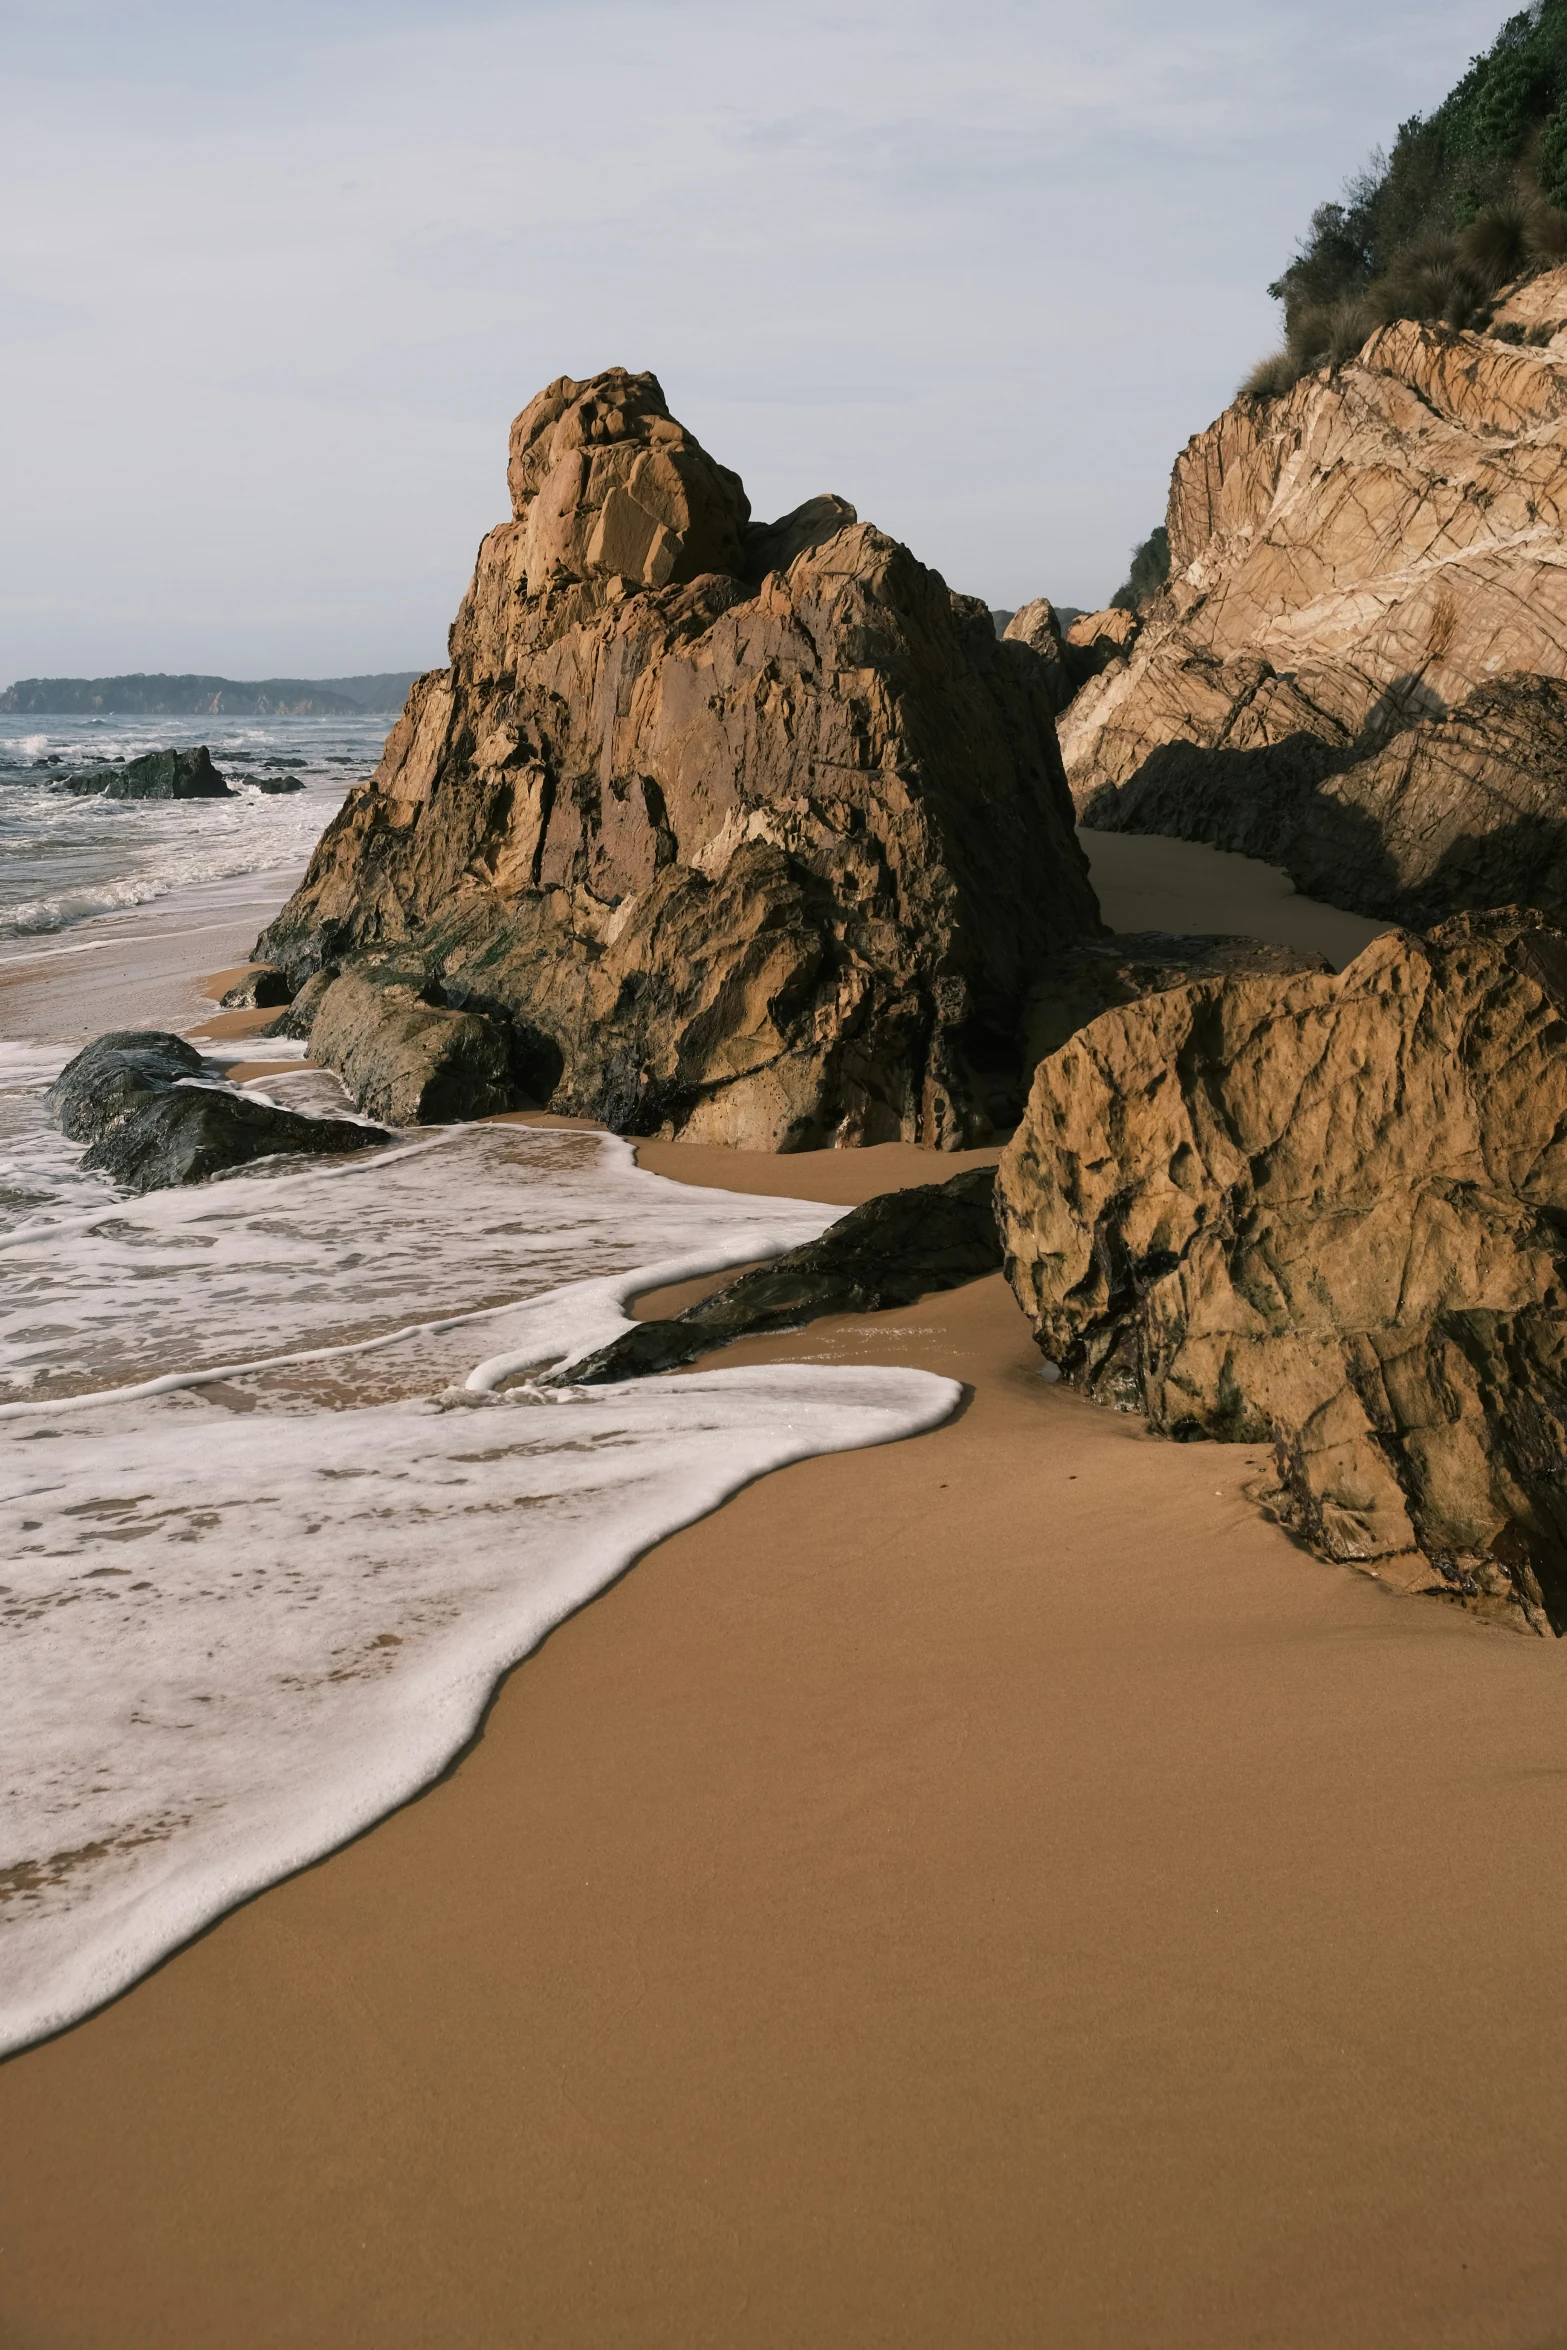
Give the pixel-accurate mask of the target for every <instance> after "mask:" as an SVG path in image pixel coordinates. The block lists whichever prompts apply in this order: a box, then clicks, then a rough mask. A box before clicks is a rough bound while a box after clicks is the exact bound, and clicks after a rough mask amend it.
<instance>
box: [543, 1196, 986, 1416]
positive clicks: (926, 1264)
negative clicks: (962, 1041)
mask: <svg viewBox="0 0 1567 2350" xmlns="http://www.w3.org/2000/svg"><path fill="white" fill-rule="evenodd" d="M995 1184H996V1171H995V1169H994V1168H993V1167H971V1168H968V1169H967V1170H965V1172H964V1173H963V1174H961V1175H954V1176H953V1178H952V1180H951V1181H950V1182H949V1183H923V1184H919V1185H917V1186H916V1187H914V1188H913V1189H911V1190H908V1191H888V1192H883V1193H882V1194H881V1195H880V1196H879V1197H878V1198H876V1199H871V1200H867V1201H866V1202H865V1203H864V1205H863V1206H862V1207H858V1208H855V1209H854V1210H853V1212H852V1213H851V1214H849V1215H847V1216H845V1217H844V1218H843V1219H842V1221H841V1222H840V1223H837V1224H834V1225H833V1226H832V1228H831V1230H830V1231H827V1232H824V1233H823V1235H822V1237H821V1239H820V1240H811V1241H807V1242H806V1243H805V1245H804V1247H803V1248H792V1249H790V1250H789V1252H788V1253H787V1255H785V1256H781V1257H778V1258H776V1259H775V1260H774V1262H773V1263H772V1264H770V1265H758V1266H757V1267H756V1269H755V1270H754V1271H753V1272H750V1273H742V1274H741V1275H740V1278H739V1279H738V1280H737V1281H731V1282H729V1283H728V1284H727V1285H726V1286H725V1287H724V1288H723V1289H720V1290H717V1291H715V1293H714V1294H713V1296H711V1297H705V1298H703V1299H702V1300H701V1302H700V1303H699V1304H697V1305H694V1306H688V1307H687V1308H686V1310H685V1312H684V1313H683V1314H677V1315H676V1316H675V1317H674V1319H673V1320H672V1321H668V1322H639V1323H638V1324H637V1325H636V1327H635V1328H634V1329H632V1330H628V1331H626V1332H625V1333H624V1334H623V1335H622V1336H621V1337H619V1338H617V1339H615V1340H614V1341H613V1342H612V1343H611V1344H610V1345H609V1346H606V1347H601V1348H600V1349H599V1351H598V1353H597V1354H592V1355H588V1356H587V1357H586V1358H585V1359H584V1360H583V1361H582V1362H580V1363H575V1364H573V1365H571V1367H570V1368H569V1369H567V1370H565V1371H560V1372H557V1373H556V1374H555V1375H554V1378H553V1380H552V1381H551V1382H550V1383H551V1384H553V1385H558V1386H571V1387H601V1386H604V1385H606V1384H607V1383H608V1382H610V1381H611V1380H616V1379H637V1378H642V1377H644V1376H646V1374H647V1373H649V1372H652V1371H674V1370H678V1369H679V1368H680V1367H681V1365H682V1364H685V1363H690V1362H694V1361H695V1359H696V1357H697V1356H698V1355H702V1354H707V1353H708V1352H710V1351H711V1349H712V1348H714V1347H716V1346H730V1345H732V1344H733V1343H734V1341H735V1340H736V1339H737V1338H758V1337H761V1336H763V1335H765V1334H766V1333H767V1332H769V1331H774V1330H795V1329H798V1328H799V1326H800V1324H801V1323H802V1322H814V1321H816V1320H818V1319H819V1318H820V1316H821V1315H823V1314H875V1313H882V1312H885V1311H886V1309H887V1308H888V1307H890V1306H907V1305H912V1304H913V1303H914V1301H915V1299H916V1298H920V1297H929V1296H930V1295H932V1294H933V1293H934V1292H936V1291H938V1290H943V1289H958V1288H961V1286H962V1285H963V1283H964V1282H966V1281H978V1280H980V1279H981V1278H982V1277H983V1276H984V1275H985V1274H986V1273H996V1272H999V1271H1000V1269H1001V1262H1002V1252H1001V1237H1000V1234H999V1232H998V1230H997V1228H996V1212H995V1208H994V1206H993V1204H992V1197H993V1194H994V1191H995Z"/></svg>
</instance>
